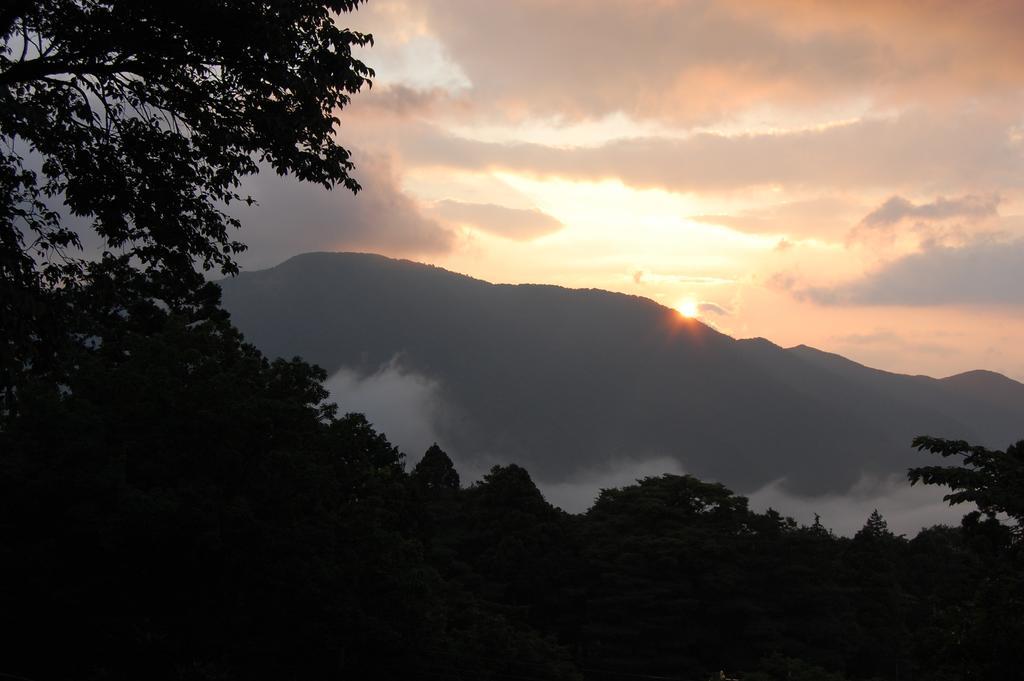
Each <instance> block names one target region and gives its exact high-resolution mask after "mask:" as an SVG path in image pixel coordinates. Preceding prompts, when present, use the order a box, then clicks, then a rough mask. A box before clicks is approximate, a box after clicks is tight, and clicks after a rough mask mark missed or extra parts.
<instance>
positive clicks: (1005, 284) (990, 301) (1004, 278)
mask: <svg viewBox="0 0 1024 681" xmlns="http://www.w3.org/2000/svg"><path fill="white" fill-rule="evenodd" d="M775 283H776V284H778V285H780V286H782V287H784V288H790V289H791V290H793V291H794V293H795V294H796V295H797V297H801V298H806V299H810V300H813V301H814V302H817V303H820V304H823V305H914V306H927V305H957V304H980V305H1024V239H1017V240H1014V241H1008V242H1004V241H995V240H991V239H979V240H976V241H974V242H972V243H970V244H968V245H966V246H963V247H960V248H947V247H942V246H931V247H927V248H926V249H925V250H923V251H921V252H920V253H914V254H912V255H908V256H906V257H903V258H900V259H898V260H895V261H893V262H891V263H889V264H887V265H884V266H882V267H881V268H880V269H878V270H876V271H875V272H872V273H870V274H868V275H867V276H865V277H864V278H862V279H859V280H856V281H853V282H850V283H846V284H841V285H838V286H834V287H810V288H804V289H800V288H797V287H796V286H795V283H794V282H793V281H788V280H786V278H785V277H784V276H783V277H780V278H779V279H778V280H777V281H776V282H775Z"/></svg>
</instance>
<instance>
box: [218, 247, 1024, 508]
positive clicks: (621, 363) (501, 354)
mask: <svg viewBox="0 0 1024 681" xmlns="http://www.w3.org/2000/svg"><path fill="white" fill-rule="evenodd" d="M222 287H223V291H224V303H225V307H226V308H227V309H228V310H229V312H231V314H232V317H233V319H234V321H235V323H236V324H237V325H238V327H239V328H240V329H241V330H242V331H243V333H244V334H245V335H246V337H247V338H249V339H250V340H251V341H253V342H254V343H255V344H256V345H257V346H258V347H260V348H261V349H262V350H263V351H264V352H265V353H266V354H268V355H269V356H272V357H273V356H294V355H299V356H302V357H303V358H305V359H307V360H308V361H311V362H314V363H316V364H319V365H321V366H323V367H324V368H325V369H327V370H328V371H329V372H331V373H333V372H336V371H338V370H340V369H346V370H350V371H354V372H356V373H357V374H359V375H361V376H369V375H372V374H373V373H374V372H376V371H378V370H379V369H380V368H381V367H382V366H386V365H389V364H390V363H393V362H396V361H397V362H398V363H399V364H400V365H401V367H402V368H403V370H406V371H410V372H414V373H416V374H420V375H423V376H426V377H428V378H429V379H431V380H432V381H435V382H436V383H437V384H438V385H439V386H440V387H439V393H438V399H439V402H440V403H441V404H443V407H444V408H443V409H439V410H438V413H437V414H436V416H435V419H434V424H433V425H434V426H435V428H436V431H437V433H438V435H439V437H441V438H442V439H443V440H444V443H443V446H445V447H446V448H448V449H450V450H451V451H453V452H454V453H456V455H457V456H460V457H462V458H474V457H475V458H478V459H481V460H493V461H514V462H518V463H522V464H524V465H526V466H527V467H528V468H529V469H530V470H531V471H535V472H536V474H537V475H538V477H539V478H540V479H542V480H548V481H559V480H563V479H567V478H568V477H571V476H573V475H578V474H579V473H580V472H581V471H586V470H590V469H593V468H594V467H599V466H601V465H607V463H608V462H609V461H613V460H622V459H643V458H655V457H666V456H667V457H671V458H674V459H677V460H678V461H680V463H681V465H682V466H683V467H684V468H685V469H686V470H688V471H690V472H693V473H695V474H696V475H699V476H701V477H706V478H711V479H716V480H720V481H722V482H725V483H726V484H729V485H732V486H735V487H736V488H737V489H739V490H741V491H751V490H753V489H755V488H757V487H758V486H760V485H763V484H766V483H767V482H770V481H771V480H776V479H778V478H780V477H782V478H785V479H786V480H787V481H788V484H789V485H791V486H792V487H793V488H794V489H796V490H798V491H800V492H803V493H807V494H821V493H826V492H832V491H838V490H843V489H848V488H849V487H850V486H851V485H852V484H854V483H855V482H856V481H857V480H858V479H860V478H861V477H862V476H863V475H871V476H887V475H896V474H901V473H902V472H904V471H905V469H906V468H907V467H908V466H910V465H915V464H917V463H919V459H918V458H917V456H916V452H914V451H913V450H912V449H911V448H910V446H909V445H910V440H911V439H912V438H913V437H914V436H915V435H918V434H923V433H927V434H931V435H937V436H947V437H958V438H963V439H968V440H971V441H975V442H979V443H982V444H986V445H987V446H998V447H1004V446H1006V445H1007V444H1009V442H1011V441H1013V440H1014V439H1016V438H1017V437H1019V436H1020V435H1021V433H1019V432H1018V431H1017V430H1016V428H1017V425H1016V424H1017V423H1021V422H1024V419H1022V418H1021V417H1022V416H1024V385H1021V384H1019V383H1017V382H1015V381H1013V380H1012V379H1010V378H1008V377H1002V379H1003V380H1002V381H1000V380H999V379H994V378H992V377H991V376H989V375H988V374H982V375H976V374H974V373H972V372H966V374H968V375H967V376H966V377H965V378H957V377H955V376H954V377H947V378H946V379H936V378H931V377H924V376H910V375H906V374H895V373H891V372H885V371H882V370H878V369H872V368H869V367H865V366H863V365H859V364H857V363H856V362H853V361H851V360H848V359H846V358H843V357H841V356H839V355H834V354H832V353H826V352H824V351H820V350H816V349H813V348H810V347H808V346H795V347H793V348H788V349H787V348H782V347H780V346H778V345H776V344H774V343H772V342H771V341H768V340H765V339H734V338H732V337H730V336H728V335H726V334H723V333H721V332H719V331H717V330H715V329H713V328H711V327H709V326H707V325H705V324H703V323H701V322H699V321H697V320H690V319H685V318H683V317H682V316H680V315H679V314H678V313H677V312H676V311H674V310H672V309H671V308H667V307H665V306H663V305H661V304H659V303H657V302H656V301H652V300H650V299H646V298H642V297H639V296H632V295H628V294H622V293H615V292H610V291H603V290H601V289H570V288H566V287H561V286H554V285H546V284H493V283H490V282H486V281H483V280H479V279H475V278H473V277H469V276H467V275H464V274H460V273H456V272H451V271H449V270H446V269H444V268H440V267H437V266H433V265H425V264H422V263H416V262H413V261H409V260H395V259H390V258H386V257H384V256H379V255H374V254H353V253H338V254H335V253H313V254H303V255H300V256H296V257H294V258H291V259H289V260H287V261H285V262H284V263H282V264H281V265H278V266H277V267H274V268H270V269H267V270H261V271H258V272H248V273H243V274H241V275H240V276H238V277H237V278H235V279H232V280H226V281H224V282H222ZM396 358H398V359H397V360H396ZM989 373H994V372H989ZM958 376H961V375H958ZM997 376H1001V375H997ZM993 381H996V383H997V384H998V385H1000V386H1003V389H1002V391H1001V392H1000V391H997V392H996V394H994V395H989V394H988V393H987V392H986V390H987V386H989V385H991V384H992V383H993ZM1007 382H1008V383H1007ZM1015 385H1016V386H1019V390H1018V389H1017V388H1014V386H1015ZM1018 393H1019V394H1018ZM428 444H429V443H424V445H423V446H424V448H425V447H426V445H428Z"/></svg>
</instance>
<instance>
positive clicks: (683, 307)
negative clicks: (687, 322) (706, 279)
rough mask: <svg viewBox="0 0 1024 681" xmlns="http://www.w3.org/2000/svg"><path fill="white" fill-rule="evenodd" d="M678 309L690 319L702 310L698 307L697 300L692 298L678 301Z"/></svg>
mask: <svg viewBox="0 0 1024 681" xmlns="http://www.w3.org/2000/svg"><path fill="white" fill-rule="evenodd" d="M676 310H677V311H678V312H679V314H681V315H683V316H684V317H686V318H688V319H693V318H695V317H696V316H697V315H699V314H700V310H699V309H698V308H697V302H696V301H694V300H692V299H688V300H683V301H680V302H679V303H677V304H676Z"/></svg>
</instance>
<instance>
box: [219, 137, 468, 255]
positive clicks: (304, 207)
mask: <svg viewBox="0 0 1024 681" xmlns="http://www.w3.org/2000/svg"><path fill="white" fill-rule="evenodd" d="M355 175H356V178H357V179H358V180H359V183H360V184H361V185H362V187H363V189H362V191H360V192H359V193H358V194H356V195H353V194H352V193H351V192H349V191H348V190H346V189H344V188H337V189H335V190H333V191H327V190H325V189H324V188H323V187H320V186H318V185H313V184H309V183H301V182H299V181H297V180H295V179H294V178H291V177H281V176H279V175H276V174H275V173H273V172H272V171H269V170H265V171H264V172H262V173H260V174H259V175H256V176H254V177H251V178H247V179H246V181H245V184H244V185H243V186H242V189H241V193H242V194H246V193H248V194H250V195H252V197H253V198H254V199H256V201H257V204H256V205H253V206H251V207H246V206H245V205H244V204H242V205H235V206H232V211H231V212H232V213H233V214H234V215H236V216H237V217H238V218H239V219H240V220H241V221H242V229H241V231H240V232H239V238H240V240H241V241H243V242H244V243H246V244H247V245H248V246H249V250H248V251H247V252H246V253H244V254H243V255H242V256H241V257H240V261H241V262H242V264H243V265H245V266H246V267H251V268H258V267H265V266H270V265H276V264H277V263H279V262H281V261H283V260H285V259H286V258H289V257H291V256H293V255H296V254H299V253H306V252H310V251H340V250H373V251H380V252H383V253H387V254H389V255H423V254H437V253H444V252H446V251H448V250H449V249H450V248H451V247H452V246H453V243H454V234H453V233H452V232H451V231H450V230H448V229H447V228H445V227H444V226H443V225H441V224H440V223H438V222H437V221H436V220H433V219H431V218H429V217H427V216H426V215H425V214H424V212H423V211H422V210H421V208H420V206H419V204H418V203H417V202H416V201H415V200H413V199H412V198H410V197H409V196H407V195H406V194H404V193H403V192H402V190H401V188H400V187H399V181H398V177H397V174H396V173H395V170H394V168H393V166H392V164H391V163H390V162H389V161H388V160H387V159H386V158H383V157H380V156H368V155H360V156H359V157H357V159H356V171H355Z"/></svg>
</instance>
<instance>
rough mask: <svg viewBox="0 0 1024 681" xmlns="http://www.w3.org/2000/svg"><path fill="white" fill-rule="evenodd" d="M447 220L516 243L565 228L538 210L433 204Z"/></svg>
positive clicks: (446, 203) (465, 204)
mask: <svg viewBox="0 0 1024 681" xmlns="http://www.w3.org/2000/svg"><path fill="white" fill-rule="evenodd" d="M434 206H435V209H436V211H437V213H438V215H439V216H440V217H442V218H443V219H445V220H448V221H451V222H454V223H458V224H469V225H472V226H473V227H476V228H477V229H481V230H483V231H485V232H490V233H491V234H496V235H498V236H503V237H505V238H507V239H514V240H517V241H528V240H530V239H535V238H537V237H540V236H544V235H545V234H551V233H553V232H557V231H558V230H560V229H562V227H563V226H564V225H562V223H561V222H559V221H558V220H556V219H555V218H553V217H551V216H550V215H548V214H547V213H544V212H542V211H539V210H537V209H536V208H530V209H524V208H506V207H505V206H498V205H495V204H493V203H465V202H462V201H451V200H445V201H438V202H437V203H436V204H434Z"/></svg>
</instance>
